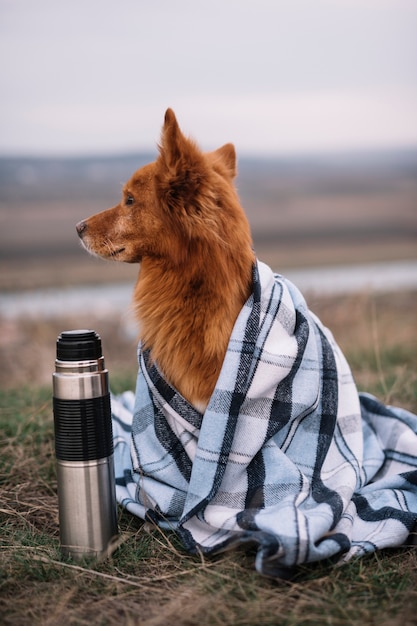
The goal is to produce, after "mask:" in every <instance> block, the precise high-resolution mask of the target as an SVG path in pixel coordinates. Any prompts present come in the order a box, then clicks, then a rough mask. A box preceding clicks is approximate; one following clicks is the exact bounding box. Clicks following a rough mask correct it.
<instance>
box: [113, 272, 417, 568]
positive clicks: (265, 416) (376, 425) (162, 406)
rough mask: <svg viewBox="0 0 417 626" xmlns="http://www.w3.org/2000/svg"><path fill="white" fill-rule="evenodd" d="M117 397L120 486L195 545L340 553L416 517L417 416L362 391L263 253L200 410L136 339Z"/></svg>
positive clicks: (147, 514)
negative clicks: (134, 356) (135, 366)
mask: <svg viewBox="0 0 417 626" xmlns="http://www.w3.org/2000/svg"><path fill="white" fill-rule="evenodd" d="M138 359H139V371H138V379H137V387H136V394H135V395H134V394H133V393H131V392H126V393H125V394H122V396H119V397H113V399H112V413H113V436H114V449H115V472H116V495H117V500H118V502H119V503H120V504H121V505H123V506H124V507H126V509H128V510H129V511H131V512H132V513H133V514H135V515H137V516H139V517H141V518H143V519H146V520H149V521H152V522H153V523H155V524H157V525H159V526H160V527H162V528H166V529H173V530H175V531H176V532H177V533H178V534H179V536H180V537H181V540H182V542H183V544H184V547H185V548H186V549H187V550H188V551H190V552H192V553H197V552H202V553H205V554H207V553H214V552H218V551H221V550H225V549H229V548H232V547H235V546H238V545H242V544H248V545H254V546H255V547H256V559H255V566H256V568H257V570H258V571H259V572H260V573H261V574H264V575H266V576H274V577H286V576H287V575H288V573H289V572H291V571H292V570H293V568H294V567H296V566H297V565H299V564H301V563H307V562H313V561H317V560H320V559H329V558H334V559H335V560H347V559H349V558H351V557H352V556H354V555H361V554H364V553H367V552H370V551H373V550H375V549H377V548H384V547H390V546H398V545H400V544H403V543H404V542H406V541H407V539H408V537H409V535H410V534H411V533H412V532H413V529H414V527H415V525H416V522H417V416H416V415H413V414H412V413H410V412H408V411H405V410H402V409H399V408H393V407H387V406H384V405H383V404H381V403H380V402H379V401H378V400H377V399H376V398H374V397H372V396H370V395H367V394H359V393H358V391H357V388H356V386H355V382H354V380H353V377H352V374H351V371H350V368H349V366H348V364H347V362H346V360H345V358H344V356H343V354H342V353H341V351H340V349H339V347H338V346H337V344H336V342H335V340H334V338H333V336H332V334H331V333H330V331H329V330H328V329H327V328H325V327H324V326H323V325H322V324H321V323H320V321H319V320H318V319H317V317H316V316H315V315H314V314H313V313H312V312H311V311H310V310H309V309H308V307H307V304H306V302H305V300H304V298H303V297H302V295H301V293H300V292H299V291H298V289H297V288H296V287H295V286H294V285H293V284H291V282H290V281H288V280H286V279H285V278H284V277H283V276H280V275H277V274H274V273H273V272H272V270H271V269H270V268H269V267H268V266H266V265H264V264H263V263H261V262H259V261H258V262H257V264H256V266H255V267H254V275H253V293H252V295H251V296H250V298H249V299H248V301H247V302H246V304H245V305H244V307H243V308H242V310H241V312H240V314H239V316H238V319H237V321H236V323H235V326H234V329H233V332H232V335H231V338H230V342H229V345H228V349H227V353H226V356H225V359H224V363H223V366H222V369H221V372H220V375H219V378H218V381H217V384H216V388H215V390H214V392H213V395H212V397H211V399H210V401H209V404H208V406H207V409H206V411H205V413H204V415H202V414H201V413H199V412H198V411H197V410H196V409H195V408H194V407H193V406H191V405H190V404H189V403H188V402H187V401H186V400H185V399H184V398H183V397H182V396H181V395H180V394H179V393H178V392H177V391H176V390H175V389H174V388H173V387H172V386H170V384H169V383H168V382H167V381H166V380H165V379H164V377H163V375H162V374H161V372H160V371H159V369H158V366H157V364H156V363H152V362H151V360H150V358H149V353H148V351H147V350H144V349H142V347H141V346H140V345H139V349H138Z"/></svg>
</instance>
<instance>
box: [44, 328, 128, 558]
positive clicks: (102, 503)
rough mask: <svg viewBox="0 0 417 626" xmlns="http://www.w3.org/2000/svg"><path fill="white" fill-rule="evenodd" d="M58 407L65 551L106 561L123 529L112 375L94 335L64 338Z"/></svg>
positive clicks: (55, 380)
mask: <svg viewBox="0 0 417 626" xmlns="http://www.w3.org/2000/svg"><path fill="white" fill-rule="evenodd" d="M53 408H54V427H55V453H56V462H57V478H58V505H59V532H60V543H61V551H62V553H63V555H64V556H70V557H72V558H73V559H76V560H80V559H83V558H85V557H93V558H96V559H100V558H102V557H104V556H106V554H107V553H108V551H109V549H110V546H111V544H112V542H113V541H114V539H115V538H116V536H117V532H118V530H117V506H116V495H115V478H114V461H113V436H112V423H111V411H110V392H109V383H108V371H107V370H106V369H105V365H104V358H103V355H102V348H101V339H100V336H99V335H97V333H96V332H95V331H94V330H69V331H65V332H62V333H61V334H60V335H59V337H58V339H57V348H56V361H55V372H54V374H53Z"/></svg>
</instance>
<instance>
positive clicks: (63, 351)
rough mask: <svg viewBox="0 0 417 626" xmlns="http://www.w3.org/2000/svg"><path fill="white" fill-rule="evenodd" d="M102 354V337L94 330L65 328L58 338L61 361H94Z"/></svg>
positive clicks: (58, 352)
mask: <svg viewBox="0 0 417 626" xmlns="http://www.w3.org/2000/svg"><path fill="white" fill-rule="evenodd" d="M101 356H102V351H101V338H100V335H98V334H97V333H96V332H95V331H94V330H65V331H64V332H62V333H61V334H60V335H59V337H58V339H57V342H56V358H57V359H58V360H59V361H94V360H95V359H99V358H100V357H101Z"/></svg>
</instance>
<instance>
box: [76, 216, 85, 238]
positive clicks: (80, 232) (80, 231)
mask: <svg viewBox="0 0 417 626" xmlns="http://www.w3.org/2000/svg"><path fill="white" fill-rule="evenodd" d="M75 228H76V229H77V233H78V236H79V237H82V236H83V234H84V233H85V231H86V230H87V222H85V221H84V220H82V221H81V222H78V224H76V226H75Z"/></svg>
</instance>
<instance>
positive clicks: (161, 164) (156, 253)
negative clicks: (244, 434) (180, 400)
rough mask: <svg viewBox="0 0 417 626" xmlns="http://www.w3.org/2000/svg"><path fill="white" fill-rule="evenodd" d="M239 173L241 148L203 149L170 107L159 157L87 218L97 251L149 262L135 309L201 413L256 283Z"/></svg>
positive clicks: (157, 356) (168, 373)
mask: <svg viewBox="0 0 417 626" xmlns="http://www.w3.org/2000/svg"><path fill="white" fill-rule="evenodd" d="M235 176H236V155H235V149H234V146H233V145H232V144H226V145H224V146H222V147H221V148H219V149H218V150H215V151H213V152H205V153H203V152H202V151H201V150H200V149H199V148H198V147H197V145H196V144H195V143H194V142H193V141H191V140H190V139H188V138H186V137H184V135H183V134H182V132H181V130H180V128H179V126H178V123H177V120H176V117H175V115H174V113H173V111H172V110H171V109H168V110H167V111H166V114H165V121H164V125H163V129H162V136H161V145H160V146H159V156H158V158H157V159H156V161H155V162H153V163H150V164H149V165H145V166H144V167H142V168H141V169H139V170H138V171H137V172H136V173H135V174H134V175H133V176H132V178H131V179H130V180H129V181H128V182H127V183H126V185H125V186H124V188H123V197H122V200H121V202H120V204H118V205H117V206H115V207H113V208H112V209H108V210H106V211H103V212H101V213H98V214H97V215H93V216H91V217H89V218H88V219H86V220H84V221H82V222H79V223H78V224H77V232H78V234H79V236H80V238H81V240H82V242H83V244H84V246H85V247H86V249H87V250H88V251H89V252H91V253H93V254H96V255H98V256H100V257H104V258H106V259H115V260H117V261H124V262H126V263H140V264H141V267H140V272H139V277H138V281H137V284H136V288H135V291H134V306H135V310H136V312H137V318H138V321H139V333H140V338H141V340H142V343H143V345H144V347H146V348H149V349H150V351H151V356H152V359H153V360H154V361H156V362H157V364H158V367H159V369H160V370H161V371H162V373H163V374H164V376H165V378H166V379H167V380H168V381H169V382H170V383H171V384H172V385H173V386H174V387H175V388H176V389H177V390H178V391H179V392H180V393H181V394H182V395H183V396H184V397H185V398H186V399H187V400H188V401H189V402H190V403H192V404H193V405H194V406H196V407H197V408H198V409H200V410H204V407H205V406H206V404H207V402H208V400H209V398H210V396H211V394H212V392H213V389H214V387H215V384H216V381H217V378H218V376H219V373H220V368H221V366H222V363H223V360H224V356H225V353H226V349H227V345H228V342H229V338H230V334H231V331H232V328H233V325H234V323H235V320H236V317H237V315H238V313H239V311H240V310H241V308H242V306H243V304H244V302H245V301H246V300H247V298H248V296H249V294H250V293H251V289H252V267H253V263H254V253H253V251H252V242H251V235H250V229H249V224H248V221H247V219H246V216H245V214H244V211H243V209H242V207H241V205H240V203H239V199H238V196H237V192H236V189H235V186H234V183H233V179H234V178H235Z"/></svg>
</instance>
